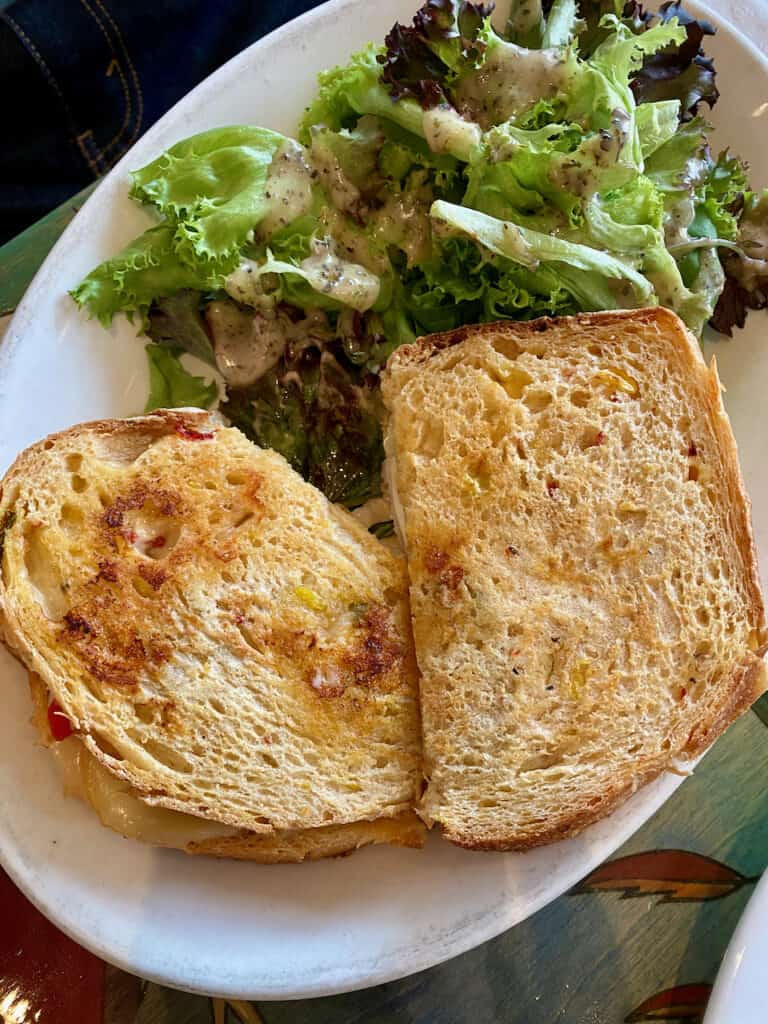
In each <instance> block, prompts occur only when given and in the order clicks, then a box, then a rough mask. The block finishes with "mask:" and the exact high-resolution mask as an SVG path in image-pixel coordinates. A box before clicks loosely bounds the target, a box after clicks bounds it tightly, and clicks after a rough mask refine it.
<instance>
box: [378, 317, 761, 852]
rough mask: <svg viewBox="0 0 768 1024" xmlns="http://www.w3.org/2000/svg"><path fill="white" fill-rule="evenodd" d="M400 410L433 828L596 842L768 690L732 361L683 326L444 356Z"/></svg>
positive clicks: (643, 320)
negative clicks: (644, 788)
mask: <svg viewBox="0 0 768 1024" xmlns="http://www.w3.org/2000/svg"><path fill="white" fill-rule="evenodd" d="M383 392H384V400H385V404H386V406H387V409H388V411H389V416H390V419H389V423H388V430H387V441H386V443H387V453H388V457H389V459H390V468H391V469H392V470H393V472H392V477H393V483H394V485H395V489H396V491H397V493H398V497H399V505H400V517H401V521H402V522H401V530H402V532H403V534H404V537H403V541H404V544H405V545H406V548H407V556H408V566H409V573H410V579H411V607H412V615H413V621H414V633H415V643H416V653H417V658H418V661H419V667H420V670H421V675H422V678H421V707H422V721H423V734H424V757H425V774H426V775H427V778H428V780H429V784H428V787H427V789H426V792H425V794H424V798H423V802H422V805H421V806H422V812H423V814H424V816H425V817H426V818H427V820H434V821H436V822H439V823H440V825H441V826H442V829H443V833H444V835H445V836H446V838H448V839H450V840H451V841H453V842H455V843H458V844H460V845H462V846H466V847H471V848H474V849H494V850H511V849H526V848H528V847H532V846H537V845H539V844H542V843H547V842H550V841H552V840H555V839H559V838H561V837H564V836H568V835H571V834H573V833H575V832H578V831H579V830H580V829H582V828H583V827H584V826H585V825H587V824H589V823H590V822H593V821H595V820H596V819H597V818H600V817H602V816H604V815H606V814H607V813H608V812H609V811H610V810H611V809H612V808H614V807H615V806H616V805H617V804H618V803H619V802H620V801H621V800H623V799H624V798H625V797H626V796H628V795H629V794H630V793H632V792H633V791H634V790H635V789H637V787H638V786H640V785H642V784H643V783H645V782H648V781H649V780H650V779H652V778H654V776H657V775H658V774H659V773H660V772H662V771H664V770H665V769H667V768H669V767H671V766H675V765H677V764H679V763H680V762H681V761H682V762H687V761H688V760H689V759H691V758H694V757H696V755H698V754H700V753H701V752H702V751H703V750H704V749H705V748H706V747H707V746H708V745H709V744H710V743H711V742H712V741H713V740H714V739H715V738H716V737H717V736H718V735H719V734H720V733H721V732H722V731H723V730H724V729H725V728H726V726H727V725H728V724H729V723H730V722H731V721H732V720H733V719H734V718H736V716H737V715H739V714H740V713H741V712H743V711H744V710H745V709H746V708H748V707H749V705H750V704H751V703H752V701H753V700H754V699H755V698H756V697H757V696H758V694H760V693H761V692H762V691H763V690H764V689H765V686H766V676H765V666H764V663H763V654H764V653H765V649H766V632H765V617H764V611H763V601H762V596H761V592H760V586H759V582H758V573H757V566H756V558H755V550H754V546H753V541H752V534H751V528H750V518H749V502H748V500H747V498H746V495H745V493H744V489H743V486H742V481H741V477H740V474H739V466H738V461H737V453H736V446H735V443H734V439H733V435H732V433H731V429H730V426H729V423H728V419H727V417H726V414H725V411H724V408H723V404H722V401H721V396H720V384H719V381H718V377H717V372H716V369H715V366H714V361H713V363H712V365H711V366H710V367H709V368H707V366H706V365H705V363H704V360H703V358H702V355H701V352H700V350H699V346H698V344H697V343H696V341H695V339H694V338H693V337H692V336H691V335H690V334H689V333H688V332H687V331H686V330H685V328H684V327H683V325H682V323H681V322H680V320H678V319H677V317H675V316H674V315H673V314H672V313H670V312H668V311H666V310H664V309H650V310H641V311H636V312H626V313H624V312H620V313H597V314H591V315H586V316H579V317H575V318H568V319H562V320H548V319H545V320H539V321H535V322H532V323H526V324H512V323H499V324H487V325H483V326H478V327H466V328H462V329H460V330H457V331H453V332H451V333H448V334H441V335H435V336H432V337H428V338H423V339H421V340H420V341H417V342H416V343H415V344H413V345H411V346H409V347H406V348H401V349H399V350H398V351H397V352H395V353H394V355H393V356H392V357H391V359H390V361H389V365H388V368H387V372H386V374H385V377H384V381H383ZM393 462H394V467H392V465H391V463H393Z"/></svg>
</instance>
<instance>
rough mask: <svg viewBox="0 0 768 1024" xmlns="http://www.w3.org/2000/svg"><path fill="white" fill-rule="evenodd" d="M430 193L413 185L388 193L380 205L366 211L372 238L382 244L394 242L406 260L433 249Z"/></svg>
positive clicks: (415, 259) (422, 257) (416, 260)
mask: <svg viewBox="0 0 768 1024" xmlns="http://www.w3.org/2000/svg"><path fill="white" fill-rule="evenodd" d="M430 200H431V195H430V193H429V190H428V189H425V190H423V193H422V194H420V193H419V191H418V190H416V189H409V190H408V191H407V192H405V193H398V194H393V195H390V196H388V197H387V199H386V201H385V203H384V205H383V206H381V207H380V208H379V209H378V210H376V211H374V212H373V213H371V214H370V215H369V222H370V223H371V225H372V229H373V231H372V233H373V237H374V239H375V240H376V241H377V242H378V243H380V244H383V245H397V246H399V247H400V248H401V249H402V250H403V252H404V253H405V255H406V259H407V260H408V264H409V265H412V264H414V263H419V262H421V261H422V260H425V259H428V258H429V256H430V253H431V251H432V230H431V222H430V219H429V207H430Z"/></svg>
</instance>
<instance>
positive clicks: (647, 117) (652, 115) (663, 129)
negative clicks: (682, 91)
mask: <svg viewBox="0 0 768 1024" xmlns="http://www.w3.org/2000/svg"><path fill="white" fill-rule="evenodd" d="M679 114H680V101H679V100H661V101H659V102H658V103H641V104H640V106H639V107H638V108H637V110H636V111H635V122H636V124H637V134H638V136H639V138H640V149H641V150H642V153H643V159H644V160H647V159H648V157H649V156H651V155H652V154H653V153H655V152H656V150H657V149H658V148H659V147H660V146H663V145H664V143H665V142H669V140H670V139H672V138H673V137H674V135H675V133H676V132H677V129H678V126H679Z"/></svg>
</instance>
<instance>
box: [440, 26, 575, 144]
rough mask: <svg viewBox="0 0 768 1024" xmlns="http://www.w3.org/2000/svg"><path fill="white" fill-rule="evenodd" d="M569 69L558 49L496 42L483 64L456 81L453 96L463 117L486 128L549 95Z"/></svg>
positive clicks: (505, 119)
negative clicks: (530, 48) (457, 82)
mask: <svg viewBox="0 0 768 1024" xmlns="http://www.w3.org/2000/svg"><path fill="white" fill-rule="evenodd" d="M569 73H570V69H569V67H568V64H567V62H566V60H565V57H564V55H563V51H562V50H560V49H557V48H552V49H547V50H527V49H525V47H523V46H516V45H515V44H514V43H499V44H497V45H495V46H494V47H493V48H492V49H491V50H490V52H489V54H488V57H487V59H486V61H485V63H484V64H483V66H482V67H480V68H478V69H477V70H476V71H471V72H470V73H469V74H468V75H466V76H465V77H464V78H463V79H462V80H461V81H460V82H459V84H458V85H457V87H456V90H455V93H454V98H455V100H456V105H457V107H458V109H459V112H460V113H461V114H463V115H464V117H466V118H469V119H471V120H473V121H476V122H477V123H478V124H479V125H480V127H481V128H483V129H486V128H490V127H491V125H494V124H501V123H502V122H504V121H508V120H509V119H510V118H511V117H514V116H516V115H517V114H520V113H521V112H522V111H523V110H525V109H526V108H527V107H530V106H531V105H532V104H533V103H535V102H536V101H537V100H539V99H550V98H551V97H552V96H554V95H555V94H556V93H557V92H559V91H560V90H561V89H562V88H563V87H564V86H565V84H566V81H567V78H568V76H569Z"/></svg>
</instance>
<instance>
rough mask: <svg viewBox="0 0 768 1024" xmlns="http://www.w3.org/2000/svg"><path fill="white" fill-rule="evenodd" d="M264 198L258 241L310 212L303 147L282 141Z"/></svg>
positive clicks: (309, 181) (308, 169)
mask: <svg viewBox="0 0 768 1024" xmlns="http://www.w3.org/2000/svg"><path fill="white" fill-rule="evenodd" d="M265 195H266V199H267V201H268V203H269V207H268V210H267V213H266V215H265V216H264V217H263V218H262V219H261V221H260V222H259V227H258V231H259V234H260V235H261V237H262V238H268V237H269V236H270V235H272V234H274V232H275V231H279V230H280V228H283V227H285V225H286V224H290V223H291V221H293V220H296V218H297V217H301V216H303V214H305V213H307V211H308V210H309V209H310V208H311V206H312V168H311V167H310V165H309V162H308V161H307V156H306V152H305V150H304V147H303V146H300V145H299V144H298V142H294V141H293V139H286V140H285V142H284V143H283V144H282V145H281V146H280V148H279V149H278V150H277V152H276V153H275V155H274V157H273V158H272V163H271V164H270V167H269V174H268V176H267V187H266V192H265Z"/></svg>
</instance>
